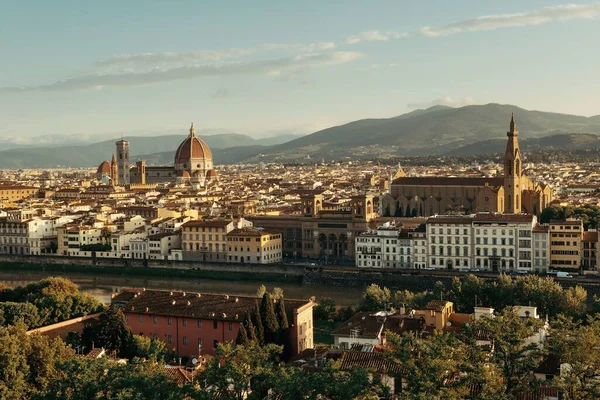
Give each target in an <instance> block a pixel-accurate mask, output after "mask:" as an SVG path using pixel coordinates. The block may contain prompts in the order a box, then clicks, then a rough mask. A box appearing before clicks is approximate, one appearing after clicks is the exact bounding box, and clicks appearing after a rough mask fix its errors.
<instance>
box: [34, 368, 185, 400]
mask: <svg viewBox="0 0 600 400" xmlns="http://www.w3.org/2000/svg"><path fill="white" fill-rule="evenodd" d="M57 367H58V369H59V370H60V372H61V373H60V374H59V375H58V376H57V377H56V378H55V379H54V380H53V381H52V382H51V383H50V385H48V387H47V389H46V390H44V391H42V392H41V393H40V394H39V395H38V396H36V398H37V399H40V400H50V399H52V400H54V399H57V400H88V399H98V400H100V399H115V400H117V399H118V400H134V399H139V400H141V399H149V400H153V399H156V400H177V399H181V398H185V395H186V391H188V390H190V389H188V388H182V387H179V386H178V385H177V383H176V382H175V381H174V380H173V378H172V376H171V375H168V374H167V373H166V371H165V370H164V368H163V367H162V365H161V364H157V363H152V362H133V363H129V364H117V363H114V362H111V361H109V360H107V359H106V358H101V359H85V358H77V357H74V358H70V359H68V360H66V361H63V362H59V363H57Z"/></svg>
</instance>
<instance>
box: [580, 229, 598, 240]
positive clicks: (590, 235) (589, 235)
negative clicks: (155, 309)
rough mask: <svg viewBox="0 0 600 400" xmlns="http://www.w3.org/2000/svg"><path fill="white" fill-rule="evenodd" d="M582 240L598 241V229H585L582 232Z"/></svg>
mask: <svg viewBox="0 0 600 400" xmlns="http://www.w3.org/2000/svg"><path fill="white" fill-rule="evenodd" d="M583 241H584V242H590V243H595V242H597V241H598V231H585V232H583Z"/></svg>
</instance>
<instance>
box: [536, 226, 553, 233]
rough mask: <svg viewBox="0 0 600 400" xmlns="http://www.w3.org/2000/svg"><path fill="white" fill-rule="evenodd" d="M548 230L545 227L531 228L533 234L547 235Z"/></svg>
mask: <svg viewBox="0 0 600 400" xmlns="http://www.w3.org/2000/svg"><path fill="white" fill-rule="evenodd" d="M549 230H550V228H549V227H548V226H547V225H539V224H538V225H536V226H534V227H533V232H534V233H548V231H549Z"/></svg>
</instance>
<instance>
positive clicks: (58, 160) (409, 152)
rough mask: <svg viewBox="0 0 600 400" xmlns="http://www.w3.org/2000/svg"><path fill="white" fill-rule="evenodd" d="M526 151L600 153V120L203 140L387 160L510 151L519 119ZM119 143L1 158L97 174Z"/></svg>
mask: <svg viewBox="0 0 600 400" xmlns="http://www.w3.org/2000/svg"><path fill="white" fill-rule="evenodd" d="M513 113H514V115H515V119H516V121H517V129H518V130H519V131H520V136H519V138H520V143H521V146H522V148H523V150H525V151H527V150H545V149H556V148H558V149H579V148H590V147H600V142H599V136H598V134H600V115H598V116H593V117H583V116H577V115H569V114H560V113H550V112H542V111H530V110H525V109H523V108H519V107H517V106H513V105H501V104H495V103H491V104H486V105H471V106H464V107H460V108H451V107H445V106H434V107H430V108H427V109H421V110H415V111H412V112H409V113H406V114H402V115H399V116H396V117H392V118H379V119H362V120H358V121H353V122H350V123H347V124H344V125H340V126H335V127H331V128H327V129H324V130H321V131H318V132H315V133H312V134H310V135H306V136H302V137H298V136H293V135H280V136H277V137H274V138H268V139H262V140H258V139H253V138H251V137H249V136H246V135H240V134H235V133H226V134H216V135H202V138H203V139H204V140H205V141H206V143H207V144H208V145H209V146H210V147H211V149H212V152H213V157H214V160H215V163H216V164H227V163H238V162H247V163H251V162H259V161H281V162H302V161H306V160H308V159H316V160H321V159H322V158H324V159H327V160H344V159H386V158H394V157H398V156H423V155H465V154H488V153H501V152H503V151H504V145H505V140H506V134H505V132H506V131H507V130H508V125H509V121H510V117H511V114H513ZM183 138H184V136H183V135H181V136H180V135H170V136H152V137H139V136H132V137H126V138H125V139H126V140H129V141H130V149H131V154H132V157H131V159H132V161H135V160H137V159H144V160H146V161H147V164H148V165H166V164H172V162H173V155H174V151H175V149H176V148H177V146H178V145H179V143H180V142H181V141H182V140H183ZM113 152H114V140H107V141H103V142H99V143H94V144H87V145H80V146H56V147H52V148H48V147H40V148H37V147H33V148H32V147H24V148H16V149H10V150H5V151H0V168H47V167H57V166H70V167H89V166H96V165H98V164H100V162H102V161H103V160H104V159H110V157H111V155H112V153H113Z"/></svg>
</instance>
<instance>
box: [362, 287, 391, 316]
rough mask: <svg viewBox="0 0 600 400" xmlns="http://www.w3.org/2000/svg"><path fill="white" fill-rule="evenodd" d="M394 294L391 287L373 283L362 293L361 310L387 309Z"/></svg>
mask: <svg viewBox="0 0 600 400" xmlns="http://www.w3.org/2000/svg"><path fill="white" fill-rule="evenodd" d="M391 300H392V294H391V292H390V289H388V288H386V287H384V288H381V287H379V285H377V284H375V283H373V284H372V285H371V286H369V287H368V288H367V289H366V290H365V291H364V292H363V295H362V298H361V300H360V304H359V306H358V309H359V311H381V310H387V309H389V307H390V304H391Z"/></svg>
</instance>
